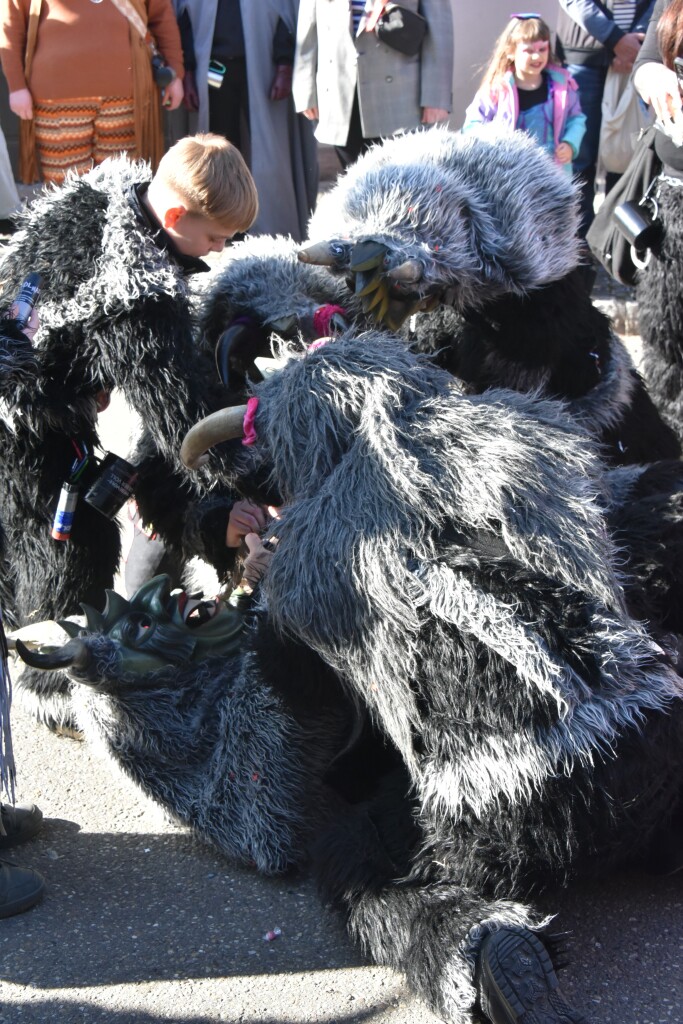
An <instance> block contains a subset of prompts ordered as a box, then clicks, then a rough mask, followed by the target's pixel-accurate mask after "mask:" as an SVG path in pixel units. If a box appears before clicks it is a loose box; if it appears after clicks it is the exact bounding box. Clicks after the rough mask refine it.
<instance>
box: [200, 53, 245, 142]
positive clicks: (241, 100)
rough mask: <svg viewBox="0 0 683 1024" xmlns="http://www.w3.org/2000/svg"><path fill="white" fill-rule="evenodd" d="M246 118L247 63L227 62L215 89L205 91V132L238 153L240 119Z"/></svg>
mask: <svg viewBox="0 0 683 1024" xmlns="http://www.w3.org/2000/svg"><path fill="white" fill-rule="evenodd" d="M248 117H249V90H248V88H247V63H246V61H245V60H242V59H239V60H229V61H228V62H227V64H226V65H225V75H224V76H223V81H222V83H221V86H220V88H219V89H214V88H212V87H211V86H210V87H209V128H210V129H211V131H212V132H216V134H217V135H223V136H224V137H225V138H226V139H227V140H228V142H232V144H233V146H237V148H238V149H239V150H240V152H241V151H242V143H243V139H242V119H243V118H245V119H247V120H248Z"/></svg>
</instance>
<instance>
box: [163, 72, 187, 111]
mask: <svg viewBox="0 0 683 1024" xmlns="http://www.w3.org/2000/svg"><path fill="white" fill-rule="evenodd" d="M161 95H162V101H161V102H162V106H163V108H164V110H169V111H170V110H177V109H178V107H179V106H180V104H181V103H182V102H183V95H184V89H183V82H182V79H181V78H174V79H173V81H172V82H170V83H169V84H168V85H167V86H166V87H165V88H164V89H163V91H162V94H161Z"/></svg>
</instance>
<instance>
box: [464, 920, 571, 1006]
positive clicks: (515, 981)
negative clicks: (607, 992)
mask: <svg viewBox="0 0 683 1024" xmlns="http://www.w3.org/2000/svg"><path fill="white" fill-rule="evenodd" d="M477 986H478V990H479V1003H480V1006H481V1009H482V1011H483V1012H484V1014H485V1015H486V1016H487V1017H488V1019H489V1020H490V1021H491V1024H589V1021H588V1018H587V1017H584V1016H583V1014H581V1013H579V1012H578V1010H574V1009H572V1007H570V1006H569V1005H568V1004H567V1003H566V1002H565V1000H564V999H563V998H562V996H561V995H560V993H559V985H558V981H557V975H556V974H555V970H554V968H553V964H552V960H551V959H550V955H549V953H548V950H547V949H546V948H545V946H544V945H543V942H542V941H541V939H540V938H539V937H538V935H536V934H535V933H534V932H532V931H529V929H528V928H501V929H500V930H499V931H496V932H492V933H491V934H490V935H488V936H487V937H486V939H484V942H483V943H482V947H481V953H480V954H479V964H478V970H477Z"/></svg>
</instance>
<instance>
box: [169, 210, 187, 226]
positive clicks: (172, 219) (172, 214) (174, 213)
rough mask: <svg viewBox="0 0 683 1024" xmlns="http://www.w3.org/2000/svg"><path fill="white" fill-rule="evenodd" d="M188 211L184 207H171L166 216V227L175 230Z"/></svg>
mask: <svg viewBox="0 0 683 1024" xmlns="http://www.w3.org/2000/svg"><path fill="white" fill-rule="evenodd" d="M186 213H187V210H186V208H185V207H184V206H171V207H169V209H168V210H167V211H166V213H165V214H164V227H165V228H174V227H175V226H176V224H177V223H178V221H179V220H180V218H181V217H184V216H185V214H186Z"/></svg>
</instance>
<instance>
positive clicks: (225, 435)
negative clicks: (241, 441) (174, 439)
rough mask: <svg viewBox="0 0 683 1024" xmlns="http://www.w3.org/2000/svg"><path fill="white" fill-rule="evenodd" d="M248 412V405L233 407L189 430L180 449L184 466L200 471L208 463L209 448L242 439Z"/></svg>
mask: <svg viewBox="0 0 683 1024" xmlns="http://www.w3.org/2000/svg"><path fill="white" fill-rule="evenodd" d="M246 411H247V407H246V405H231V406H229V407H228V408H227V409H219V410H218V412H213V413H211V415H210V416H207V417H206V418H205V419H203V420H200V421H199V423H195V425H194V427H192V428H191V429H190V430H188V432H187V434H186V435H185V439H184V441H183V443H182V446H181V448H180V458H181V459H182V462H183V464H184V465H185V466H187V468H188V469H198V468H199V467H200V466H203V465H204V463H205V462H207V461H208V456H207V455H206V452H208V450H209V448H213V446H214V445H215V444H220V442H221V441H230V440H231V439H232V438H233V437H242V435H243V434H244V414H245V413H246Z"/></svg>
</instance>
